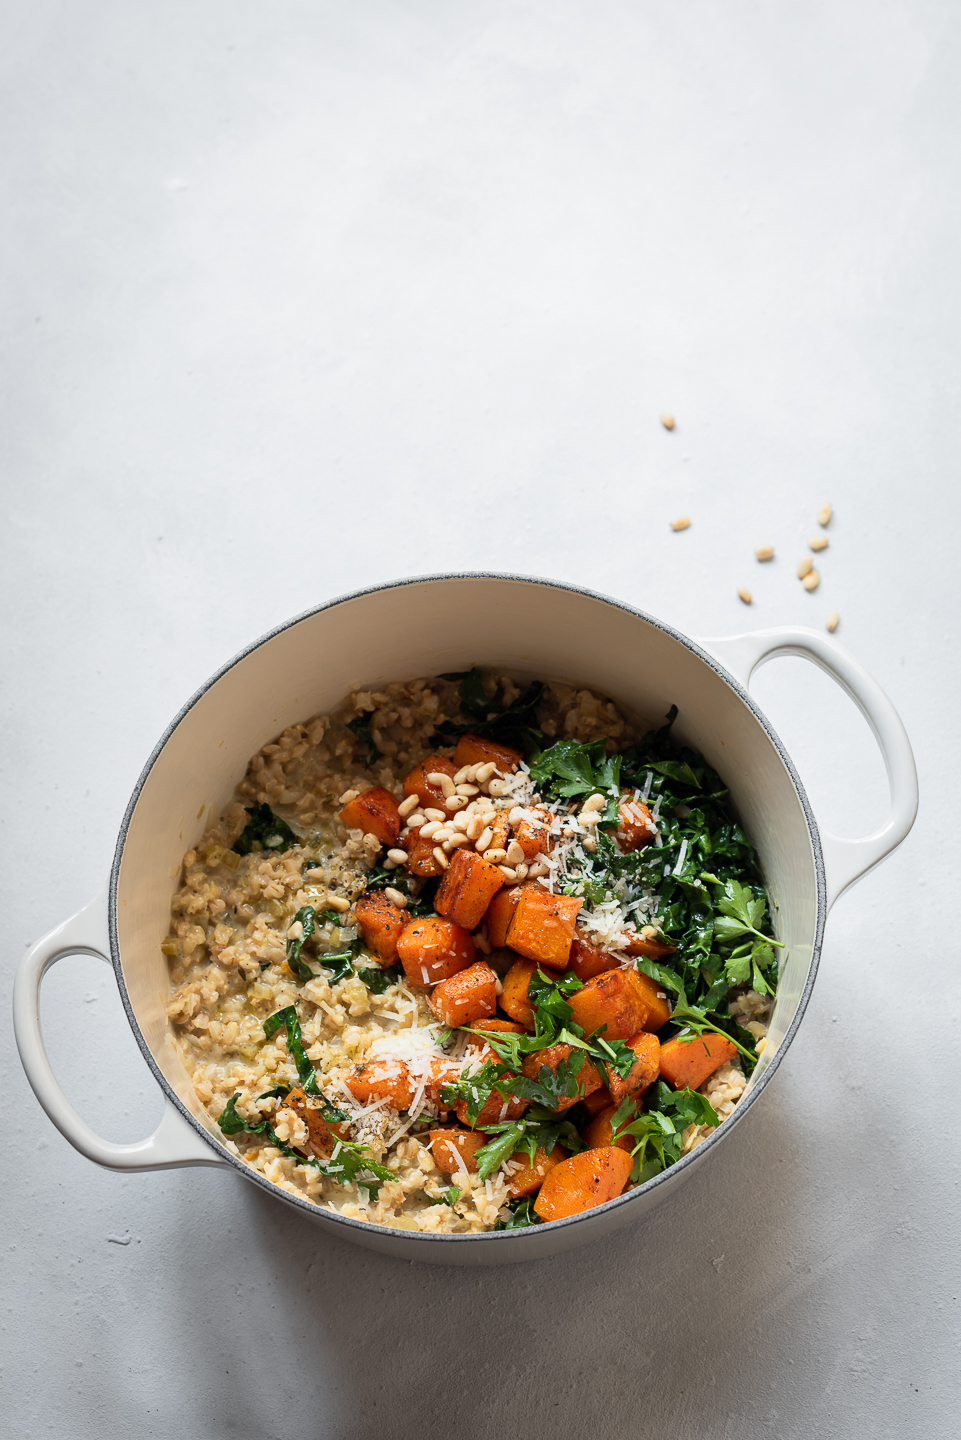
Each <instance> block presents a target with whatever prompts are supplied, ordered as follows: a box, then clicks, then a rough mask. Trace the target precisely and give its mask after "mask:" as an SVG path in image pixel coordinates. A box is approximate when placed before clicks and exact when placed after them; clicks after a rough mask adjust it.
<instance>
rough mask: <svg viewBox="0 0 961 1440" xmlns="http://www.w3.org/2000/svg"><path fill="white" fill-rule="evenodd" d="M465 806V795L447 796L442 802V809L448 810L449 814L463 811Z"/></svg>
mask: <svg viewBox="0 0 961 1440" xmlns="http://www.w3.org/2000/svg"><path fill="white" fill-rule="evenodd" d="M466 804H467V797H466V796H465V795H448V797H447V799H446V800H445V801H444V809H445V810H449V811H450V812H451V814H453V813H454V811H455V810H463V808H464V806H465V805H466Z"/></svg>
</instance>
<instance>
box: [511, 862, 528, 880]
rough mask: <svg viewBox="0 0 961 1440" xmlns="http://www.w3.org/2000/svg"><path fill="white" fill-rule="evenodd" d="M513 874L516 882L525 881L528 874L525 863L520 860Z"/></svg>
mask: <svg viewBox="0 0 961 1440" xmlns="http://www.w3.org/2000/svg"><path fill="white" fill-rule="evenodd" d="M514 873H515V875H516V876H517V878H518V880H526V879H527V877H528V875H529V873H530V872H529V870H528V868H527V865H526V863H525V862H524V861H523V860H522V861H521V863H520V864H519V865H518V866H517V867H516V869H515V871H514Z"/></svg>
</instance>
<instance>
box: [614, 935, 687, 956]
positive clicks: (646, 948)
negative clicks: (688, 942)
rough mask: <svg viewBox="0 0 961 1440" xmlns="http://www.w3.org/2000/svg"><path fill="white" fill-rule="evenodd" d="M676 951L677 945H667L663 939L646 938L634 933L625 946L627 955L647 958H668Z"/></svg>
mask: <svg viewBox="0 0 961 1440" xmlns="http://www.w3.org/2000/svg"><path fill="white" fill-rule="evenodd" d="M676 952H677V946H676V945H665V944H664V941H663V940H645V939H644V938H643V936H641V935H636V936H635V935H632V936H631V937H630V938H629V940H628V942H627V944H626V945H625V947H624V953H625V954H626V955H640V956H642V958H643V959H645V960H666V959H667V957H668V955H674V954H675V953H676Z"/></svg>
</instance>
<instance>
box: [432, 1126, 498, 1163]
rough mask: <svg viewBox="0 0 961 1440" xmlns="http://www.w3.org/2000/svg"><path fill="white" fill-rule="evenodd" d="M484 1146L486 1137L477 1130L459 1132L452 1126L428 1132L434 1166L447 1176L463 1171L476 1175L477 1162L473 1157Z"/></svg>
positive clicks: (459, 1130)
mask: <svg viewBox="0 0 961 1440" xmlns="http://www.w3.org/2000/svg"><path fill="white" fill-rule="evenodd" d="M486 1144H487V1136H486V1135H482V1134H481V1132H480V1131H479V1130H461V1129H458V1128H456V1127H455V1126H453V1125H452V1126H450V1127H449V1128H448V1129H443V1130H441V1129H437V1130H431V1132H430V1153H431V1154H432V1155H433V1157H434V1164H435V1165H436V1166H437V1168H438V1170H443V1171H444V1172H445V1174H447V1175H454V1174H456V1173H457V1171H459V1170H465V1169H466V1170H469V1171H470V1173H471V1174H472V1175H476V1173H477V1161H476V1159H475V1158H474V1157H475V1155H476V1154H477V1152H478V1150H479V1149H480V1148H481V1146H482V1145H486Z"/></svg>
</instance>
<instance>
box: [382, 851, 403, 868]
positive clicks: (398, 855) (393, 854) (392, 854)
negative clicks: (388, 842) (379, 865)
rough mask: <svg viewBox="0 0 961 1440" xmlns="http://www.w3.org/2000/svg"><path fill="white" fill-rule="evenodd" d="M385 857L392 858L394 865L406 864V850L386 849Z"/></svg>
mask: <svg viewBox="0 0 961 1440" xmlns="http://www.w3.org/2000/svg"><path fill="white" fill-rule="evenodd" d="M387 859H388V860H393V862H394V864H395V865H406V864H407V851H406V850H388V851H387Z"/></svg>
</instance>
